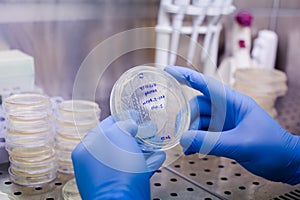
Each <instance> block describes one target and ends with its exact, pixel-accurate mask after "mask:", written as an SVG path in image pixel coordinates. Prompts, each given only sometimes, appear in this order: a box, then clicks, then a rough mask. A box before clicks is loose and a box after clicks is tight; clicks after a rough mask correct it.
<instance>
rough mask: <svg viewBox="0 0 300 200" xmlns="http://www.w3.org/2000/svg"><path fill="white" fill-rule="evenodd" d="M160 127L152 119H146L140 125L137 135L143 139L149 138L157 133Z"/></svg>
mask: <svg viewBox="0 0 300 200" xmlns="http://www.w3.org/2000/svg"><path fill="white" fill-rule="evenodd" d="M157 131H158V128H157V125H156V124H155V123H153V122H152V121H146V122H143V123H141V124H139V125H138V133H137V136H138V137H139V138H142V139H144V140H145V139H149V138H151V137H153V136H155V134H156V133H157Z"/></svg>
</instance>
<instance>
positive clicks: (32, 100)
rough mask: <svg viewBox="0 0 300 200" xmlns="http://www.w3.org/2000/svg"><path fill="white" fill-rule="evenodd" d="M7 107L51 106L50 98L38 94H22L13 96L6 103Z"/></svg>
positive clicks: (6, 99)
mask: <svg viewBox="0 0 300 200" xmlns="http://www.w3.org/2000/svg"><path fill="white" fill-rule="evenodd" d="M4 103H5V105H7V106H37V105H44V104H50V99H49V97H48V96H46V95H43V94H37V93H20V94H13V95H11V96H9V97H7V98H5V101H4Z"/></svg>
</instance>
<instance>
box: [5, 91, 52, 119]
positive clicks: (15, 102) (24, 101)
mask: <svg viewBox="0 0 300 200" xmlns="http://www.w3.org/2000/svg"><path fill="white" fill-rule="evenodd" d="M50 105H51V103H50V99H49V97H47V96H45V95H42V94H35V93H21V94H14V95H12V96H9V97H7V98H6V99H5V100H4V108H5V111H6V113H7V116H8V118H13V119H18V120H36V119H43V118H47V117H48V116H50V115H51V114H52V109H51V106H50Z"/></svg>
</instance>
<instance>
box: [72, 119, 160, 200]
mask: <svg viewBox="0 0 300 200" xmlns="http://www.w3.org/2000/svg"><path fill="white" fill-rule="evenodd" d="M136 132H137V125H136V123H135V122H134V121H133V120H131V119H129V120H126V121H118V122H115V120H114V118H113V117H112V116H110V117H108V118H106V119H105V120H103V121H102V122H101V123H100V124H99V125H98V126H96V127H95V128H94V129H92V130H91V131H90V132H89V133H88V134H87V135H86V136H85V137H84V139H83V140H82V141H81V142H80V143H79V144H78V145H77V147H76V148H75V149H74V151H73V152H72V160H73V165H74V171H75V177H76V182H77V185H78V188H79V192H80V195H81V197H82V198H83V199H84V200H85V199H91V200H95V199H101V200H102V199H125V200H126V199H150V185H149V182H150V177H151V176H152V174H153V172H154V171H155V170H157V169H158V168H159V167H160V166H161V165H162V163H163V162H164V160H165V153H164V152H156V153H154V154H152V155H151V156H149V157H148V158H147V159H146V158H145V156H144V154H143V153H142V151H141V149H140V148H139V146H138V144H137V142H136V141H135V139H134V137H133V136H134V135H135V134H136Z"/></svg>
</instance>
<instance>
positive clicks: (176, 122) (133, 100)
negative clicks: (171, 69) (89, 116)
mask: <svg viewBox="0 0 300 200" xmlns="http://www.w3.org/2000/svg"><path fill="white" fill-rule="evenodd" d="M110 110H111V114H112V115H113V116H115V117H116V120H126V119H128V118H134V119H135V121H136V122H137V125H138V132H137V134H136V139H137V141H138V143H139V144H140V146H141V148H142V149H143V150H149V151H159V150H167V149H170V148H172V147H174V146H176V145H177V144H178V143H179V140H180V137H181V135H182V134H183V132H184V131H186V130H187V129H188V127H189V123H190V108H189V103H188V99H187V97H186V96H185V94H184V92H183V90H182V87H181V84H180V83H179V82H178V81H177V80H176V79H175V78H173V77H172V76H171V75H169V74H168V73H167V72H165V71H163V70H162V69H160V68H157V67H151V66H137V67H133V68H131V69H130V70H128V71H126V72H125V73H124V74H122V76H121V77H120V78H119V79H118V80H117V82H116V83H115V84H114V86H113V89H112V92H111V96H110ZM128 113H130V114H129V115H128Z"/></svg>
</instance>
